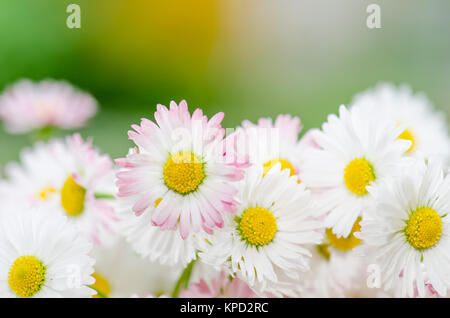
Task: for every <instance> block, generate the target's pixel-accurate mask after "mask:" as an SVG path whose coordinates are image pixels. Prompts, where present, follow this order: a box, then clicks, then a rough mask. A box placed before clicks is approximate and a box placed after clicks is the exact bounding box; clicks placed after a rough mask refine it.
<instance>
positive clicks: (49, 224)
mask: <svg viewBox="0 0 450 318" xmlns="http://www.w3.org/2000/svg"><path fill="white" fill-rule="evenodd" d="M91 248H92V243H90V242H89V241H88V240H87V239H86V238H85V237H84V236H82V235H81V234H80V232H79V231H78V230H77V229H76V228H75V227H74V226H73V225H72V224H70V222H69V221H68V219H67V217H64V216H61V215H54V214H52V213H49V211H48V210H47V209H46V210H31V211H21V212H16V213H9V214H7V215H3V216H2V217H1V222H0V250H1V253H0V273H1V275H0V297H89V296H91V295H93V294H94V293H95V292H94V290H93V289H91V288H89V287H88V285H90V284H92V283H93V282H94V278H92V277H91V274H92V273H93V272H94V268H93V267H92V265H93V264H94V262H95V261H94V259H92V258H91V257H89V256H88V253H89V252H90V250H91Z"/></svg>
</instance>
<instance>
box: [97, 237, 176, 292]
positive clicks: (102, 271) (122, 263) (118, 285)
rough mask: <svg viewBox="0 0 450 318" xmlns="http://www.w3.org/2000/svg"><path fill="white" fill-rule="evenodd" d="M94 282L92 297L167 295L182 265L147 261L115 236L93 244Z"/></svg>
mask: <svg viewBox="0 0 450 318" xmlns="http://www.w3.org/2000/svg"><path fill="white" fill-rule="evenodd" d="M91 256H92V257H93V258H95V261H96V262H95V266H94V267H95V273H94V274H93V275H92V276H93V277H94V278H95V279H96V281H95V283H94V284H93V285H92V286H91V287H92V288H94V289H95V290H96V291H97V295H96V296H95V297H99V298H103V297H109V298H114V297H130V296H131V295H135V294H137V295H164V294H170V293H171V292H172V289H173V288H174V286H175V283H176V281H177V279H178V276H179V275H180V273H181V271H182V270H183V268H182V267H181V266H175V267H174V266H165V265H161V264H159V263H158V262H149V261H148V260H147V259H144V258H142V257H140V256H139V255H137V254H136V253H134V252H133V250H132V249H131V247H130V245H129V244H128V243H126V242H125V241H124V240H123V239H122V238H119V237H117V238H116V239H115V240H114V241H113V242H111V244H103V245H100V246H94V249H93V250H92V253H91Z"/></svg>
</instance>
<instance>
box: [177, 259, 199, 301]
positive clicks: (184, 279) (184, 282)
mask: <svg viewBox="0 0 450 318" xmlns="http://www.w3.org/2000/svg"><path fill="white" fill-rule="evenodd" d="M194 264H195V259H194V260H192V261H191V262H190V263H189V264H188V265H187V266H186V268H185V269H184V271H183V272H182V273H181V276H180V278H179V279H178V281H177V284H176V285H175V288H174V290H173V292H172V298H178V297H179V296H180V292H181V290H182V289H184V288H187V287H188V286H189V280H190V279H191V274H192V269H193V268H194Z"/></svg>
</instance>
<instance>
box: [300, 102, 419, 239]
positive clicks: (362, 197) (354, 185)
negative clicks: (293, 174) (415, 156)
mask: <svg viewBox="0 0 450 318" xmlns="http://www.w3.org/2000/svg"><path fill="white" fill-rule="evenodd" d="M403 130H404V127H403V126H400V127H396V126H395V124H392V125H391V124H389V123H379V122H376V121H374V120H372V116H371V113H370V112H366V111H365V110H364V109H361V108H354V109H352V110H347V108H346V107H345V106H343V105H342V106H341V107H340V108H339V117H337V116H336V115H334V114H332V115H330V116H328V122H326V123H324V124H323V125H322V130H321V131H314V132H313V138H314V141H315V142H316V143H317V145H319V146H320V149H315V148H312V147H310V148H308V151H307V154H306V155H305V158H306V161H305V163H304V169H303V172H302V173H301V174H300V179H301V180H302V182H304V183H305V185H306V186H307V187H308V188H309V189H311V190H312V191H314V193H315V196H316V198H317V202H318V203H319V204H320V211H321V212H329V213H328V215H327V217H326V219H325V226H326V227H327V228H332V229H333V232H334V233H335V234H337V235H338V236H339V237H341V236H344V237H347V236H348V235H349V234H350V232H351V229H352V227H353V225H354V224H355V222H356V220H357V218H358V217H359V216H361V214H362V212H363V211H364V209H365V207H366V206H367V205H370V204H371V202H373V199H372V198H371V197H370V195H368V191H367V186H369V185H375V184H377V183H379V182H380V181H382V180H383V179H384V178H385V177H386V176H390V175H392V174H393V173H395V172H396V170H397V167H398V166H402V165H404V164H407V163H408V161H409V160H408V158H406V157H405V156H403V154H404V153H405V151H406V150H407V149H408V148H409V147H410V146H411V142H410V141H406V140H403V139H399V138H398V137H399V135H400V134H401V133H402V131H403ZM410 160H411V159H410Z"/></svg>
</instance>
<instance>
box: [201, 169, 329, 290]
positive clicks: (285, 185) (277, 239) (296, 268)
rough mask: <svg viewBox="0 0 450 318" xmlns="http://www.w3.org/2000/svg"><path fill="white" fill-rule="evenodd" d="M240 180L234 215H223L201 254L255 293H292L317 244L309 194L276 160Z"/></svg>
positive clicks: (318, 226) (318, 235)
mask: <svg viewBox="0 0 450 318" xmlns="http://www.w3.org/2000/svg"><path fill="white" fill-rule="evenodd" d="M247 170H248V171H247V174H246V178H245V179H244V180H243V181H242V182H241V183H240V191H239V194H238V198H239V200H240V202H241V203H240V205H239V206H238V211H237V213H236V215H230V216H228V217H227V218H226V222H225V226H224V228H223V229H218V230H216V231H215V233H214V235H213V236H212V237H211V238H210V244H208V245H207V246H205V247H204V250H203V252H201V253H200V254H199V255H200V256H201V259H202V260H203V261H204V262H205V263H207V264H210V265H212V266H215V267H219V266H220V267H222V268H223V269H224V270H225V271H226V272H227V273H228V274H231V275H233V276H236V277H238V278H239V279H242V280H243V281H245V282H246V283H248V284H249V286H250V287H251V288H252V289H253V290H254V291H255V292H256V293H257V294H258V295H264V294H265V293H271V294H273V295H274V296H284V295H286V296H296V295H298V293H299V291H300V290H301V281H300V272H305V271H307V270H309V264H308V259H309V257H310V256H311V253H310V252H309V251H308V249H307V248H306V246H307V245H309V244H319V243H320V239H321V234H320V233H319V232H318V231H316V230H317V229H318V228H320V223H319V222H317V221H315V220H314V219H313V215H314V213H315V210H314V208H313V205H312V202H311V199H310V193H309V191H307V190H305V187H304V185H303V184H302V183H300V184H299V183H298V179H297V177H296V176H289V175H290V171H289V170H288V169H284V170H281V164H280V163H277V164H275V166H274V167H273V168H272V169H270V170H269V172H268V173H267V174H266V175H265V176H264V177H262V174H263V167H262V166H254V167H253V166H252V167H250V168H249V169H247Z"/></svg>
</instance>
